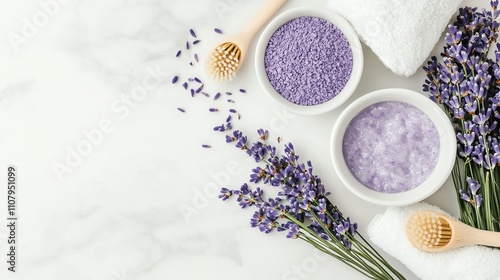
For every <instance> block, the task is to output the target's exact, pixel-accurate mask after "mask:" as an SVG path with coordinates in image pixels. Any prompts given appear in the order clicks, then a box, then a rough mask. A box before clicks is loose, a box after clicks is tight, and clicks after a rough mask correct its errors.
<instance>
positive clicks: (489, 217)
mask: <svg viewBox="0 0 500 280" xmlns="http://www.w3.org/2000/svg"><path fill="white" fill-rule="evenodd" d="M490 4H491V10H489V11H487V10H485V9H482V10H478V8H471V7H464V8H460V10H459V14H458V16H457V19H456V21H455V22H454V23H453V25H450V26H448V32H447V33H446V35H445V38H444V39H445V42H446V43H445V46H444V48H443V52H442V53H441V58H442V62H438V59H437V58H436V57H432V58H431V60H430V61H429V62H428V63H427V65H426V66H425V67H424V70H425V71H426V73H427V79H426V80H425V82H424V85H423V90H424V91H425V92H428V93H429V95H430V99H432V100H433V101H434V102H436V103H437V104H440V105H442V107H443V109H444V111H445V112H446V113H447V114H448V116H449V117H450V120H451V121H452V122H453V124H454V127H455V129H456V133H457V134H456V135H457V146H458V150H457V157H458V158H459V159H460V160H459V161H457V162H456V164H455V167H454V169H453V171H452V176H453V182H454V184H455V188H456V192H457V198H458V203H459V208H460V216H461V219H462V221H464V222H465V223H467V224H469V225H471V226H473V227H476V228H480V229H486V230H492V231H500V221H498V220H495V219H498V217H500V192H499V191H498V190H499V189H500V186H499V182H500V170H499V168H497V166H500V145H499V137H500V136H499V135H500V130H499V128H498V121H497V119H500V113H498V111H499V110H498V106H499V105H500V44H497V43H496V41H497V39H498V30H499V23H498V21H497V17H498V16H499V15H500V11H499V10H498V0H495V1H491V3H490ZM492 47H494V52H495V53H494V54H495V56H494V59H491V58H489V56H488V53H489V51H490V49H491V48H492ZM483 198H484V199H483Z"/></svg>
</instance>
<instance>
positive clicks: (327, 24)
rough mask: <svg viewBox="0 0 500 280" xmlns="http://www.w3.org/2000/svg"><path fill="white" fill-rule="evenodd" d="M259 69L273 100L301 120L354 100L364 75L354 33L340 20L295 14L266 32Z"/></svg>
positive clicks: (313, 12)
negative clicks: (352, 96) (350, 98)
mask: <svg viewBox="0 0 500 280" xmlns="http://www.w3.org/2000/svg"><path fill="white" fill-rule="evenodd" d="M255 65H256V71H257V78H258V80H259V83H260V84H261V86H262V88H263V89H264V91H265V92H266V94H267V95H268V96H269V97H270V98H271V100H273V101H275V102H276V103H277V104H278V105H279V106H281V107H283V108H284V109H286V110H288V111H289V112H292V113H295V114H299V115H317V114H322V113H326V112H329V111H331V110H333V109H335V108H337V107H339V106H340V105H342V104H343V103H344V102H345V101H346V100H347V99H348V98H349V97H350V96H351V95H352V93H353V92H354V90H355V89H356V87H357V85H358V82H359V80H360V78H361V74H362V71H363V50H362V47H361V43H360V42H359V39H358V37H357V34H356V32H355V31H354V29H353V28H352V27H351V26H350V25H349V23H348V22H347V21H346V20H345V19H344V18H342V17H341V16H339V15H338V14H336V13H334V12H331V11H327V10H320V9H315V8H295V9H292V10H288V11H286V12H283V13H282V14H280V15H278V16H277V17H276V18H275V19H274V20H272V21H271V22H270V23H269V24H268V25H267V27H266V28H265V29H264V31H263V32H262V35H261V36H260V38H259V41H258V43H257V49H256V56H255Z"/></svg>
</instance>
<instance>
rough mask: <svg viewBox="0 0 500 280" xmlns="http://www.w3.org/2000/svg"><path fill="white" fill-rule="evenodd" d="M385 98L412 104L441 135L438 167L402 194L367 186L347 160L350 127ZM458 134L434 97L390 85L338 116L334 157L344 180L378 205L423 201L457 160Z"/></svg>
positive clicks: (372, 93) (361, 195)
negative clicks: (345, 146) (345, 143)
mask: <svg viewBox="0 0 500 280" xmlns="http://www.w3.org/2000/svg"><path fill="white" fill-rule="evenodd" d="M385 101H398V102H404V103H407V104H410V105H412V106H414V107H416V108H418V109H420V110H421V111H422V112H423V113H425V114H426V115H427V116H428V117H429V119H431V121H432V122H433V123H434V126H435V127H436V129H437V130H438V133H439V138H440V150H439V156H438V161H437V163H436V167H435V169H434V170H433V171H432V173H431V174H430V175H429V177H428V178H427V179H426V180H425V181H424V182H422V183H421V184H420V185H418V186H417V187H415V188H413V189H411V190H409V191H406V192H400V193H381V192H377V191H374V190H372V189H369V188H367V187H365V186H364V185H363V184H361V183H360V182H359V181H358V180H357V179H356V178H355V177H354V176H353V175H352V173H351V172H350V170H349V168H348V167H347V164H346V163H345V160H344V155H343V149H342V144H343V140H344V134H345V130H346V128H347V126H348V125H349V123H350V122H351V120H352V119H353V118H354V117H355V116H356V115H358V114H359V112H361V111H362V110H363V109H365V108H366V107H368V106H370V105H373V104H376V103H380V102H385ZM455 139H456V136H455V131H454V129H453V126H452V124H451V121H450V119H449V118H448V116H447V115H446V114H445V113H444V111H443V110H442V109H441V108H440V107H439V106H438V105H437V104H435V103H434V102H433V101H432V100H430V99H429V98H427V97H426V96H424V95H423V94H420V93H418V92H415V91H412V90H408V89H402V88H388V89H382V90H377V91H373V92H370V93H367V94H366V95H364V96H363V97H361V98H359V99H357V100H356V101H354V102H353V103H352V104H350V105H349V106H348V107H347V108H346V109H345V110H344V111H343V112H342V113H341V114H340V116H339V117H338V119H337V121H336V122H335V124H334V126H333V130H332V135H331V139H330V145H331V146H330V149H331V151H330V152H331V159H332V162H333V166H334V169H335V170H336V172H337V174H338V176H339V178H340V180H341V182H342V183H343V184H344V185H345V186H346V187H347V188H348V189H349V190H350V191H351V192H352V193H354V194H355V195H357V196H358V197H360V198H362V199H364V200H366V201H368V202H371V203H374V204H378V205H385V206H403V205H409V204H413V203H416V202H419V201H422V200H424V199H426V198H428V197H429V196H431V195H432V194H434V193H435V192H436V191H437V190H438V189H439V188H441V186H442V185H443V184H444V183H445V181H446V180H447V179H448V177H449V176H450V173H451V170H452V168H453V165H454V164H455V159H456V149H457V144H456V140H455Z"/></svg>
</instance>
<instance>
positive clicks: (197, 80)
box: [193, 77, 202, 84]
mask: <svg viewBox="0 0 500 280" xmlns="http://www.w3.org/2000/svg"><path fill="white" fill-rule="evenodd" d="M193 81H196V82H197V83H200V84H202V82H201V80H200V79H198V78H197V77H195V78H194V79H193Z"/></svg>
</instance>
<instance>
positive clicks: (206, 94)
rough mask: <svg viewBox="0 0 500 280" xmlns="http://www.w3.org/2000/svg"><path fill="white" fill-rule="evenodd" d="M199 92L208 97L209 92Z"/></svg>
mask: <svg viewBox="0 0 500 280" xmlns="http://www.w3.org/2000/svg"><path fill="white" fill-rule="evenodd" d="M201 94H203V95H205V96H206V97H210V94H208V93H206V92H204V91H202V92H201Z"/></svg>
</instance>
